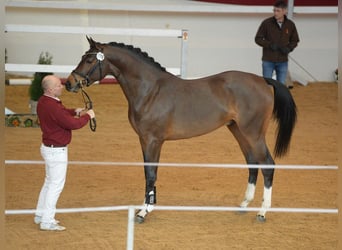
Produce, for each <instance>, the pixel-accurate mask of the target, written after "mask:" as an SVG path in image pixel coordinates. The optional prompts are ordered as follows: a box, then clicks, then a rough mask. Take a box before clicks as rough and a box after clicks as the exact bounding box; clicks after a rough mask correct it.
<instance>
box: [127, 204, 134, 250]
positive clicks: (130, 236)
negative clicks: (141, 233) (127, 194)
mask: <svg viewBox="0 0 342 250" xmlns="http://www.w3.org/2000/svg"><path fill="white" fill-rule="evenodd" d="M134 213H135V208H134V206H129V208H128V223H127V250H133V246H134Z"/></svg>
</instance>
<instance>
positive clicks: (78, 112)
mask: <svg viewBox="0 0 342 250" xmlns="http://www.w3.org/2000/svg"><path fill="white" fill-rule="evenodd" d="M82 111H84V108H77V109H75V113H76V115H77V116H81V112H82Z"/></svg>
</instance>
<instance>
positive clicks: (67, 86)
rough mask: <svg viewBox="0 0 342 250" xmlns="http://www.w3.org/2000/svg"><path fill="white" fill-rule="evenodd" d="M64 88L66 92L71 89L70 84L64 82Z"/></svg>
mask: <svg viewBox="0 0 342 250" xmlns="http://www.w3.org/2000/svg"><path fill="white" fill-rule="evenodd" d="M65 88H66V90H68V91H69V90H70V89H71V84H70V82H69V81H66V82H65Z"/></svg>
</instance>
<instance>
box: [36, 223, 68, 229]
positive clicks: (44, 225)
mask: <svg viewBox="0 0 342 250" xmlns="http://www.w3.org/2000/svg"><path fill="white" fill-rule="evenodd" d="M65 229H66V228H65V227H63V226H60V225H58V224H56V223H40V230H44V231H64V230H65Z"/></svg>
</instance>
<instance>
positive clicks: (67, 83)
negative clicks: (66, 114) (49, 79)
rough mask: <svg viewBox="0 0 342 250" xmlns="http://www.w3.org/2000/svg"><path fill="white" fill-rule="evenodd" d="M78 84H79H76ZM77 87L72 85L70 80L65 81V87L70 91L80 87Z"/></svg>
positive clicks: (75, 90)
mask: <svg viewBox="0 0 342 250" xmlns="http://www.w3.org/2000/svg"><path fill="white" fill-rule="evenodd" d="M76 86H77V85H76ZM76 86H75V87H72V86H71V83H70V82H69V81H66V82H65V89H66V90H67V91H69V92H77V90H78V88H76Z"/></svg>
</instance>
